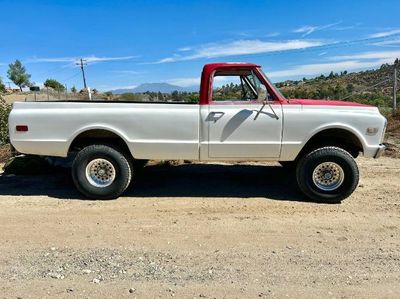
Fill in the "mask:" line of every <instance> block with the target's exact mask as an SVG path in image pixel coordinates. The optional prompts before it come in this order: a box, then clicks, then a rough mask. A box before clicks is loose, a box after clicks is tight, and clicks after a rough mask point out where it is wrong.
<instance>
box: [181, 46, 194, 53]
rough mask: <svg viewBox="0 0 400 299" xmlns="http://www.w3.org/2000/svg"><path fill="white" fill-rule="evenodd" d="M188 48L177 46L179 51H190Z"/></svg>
mask: <svg viewBox="0 0 400 299" xmlns="http://www.w3.org/2000/svg"><path fill="white" fill-rule="evenodd" d="M190 50H192V48H191V47H183V48H179V49H178V51H179V52H187V51H190Z"/></svg>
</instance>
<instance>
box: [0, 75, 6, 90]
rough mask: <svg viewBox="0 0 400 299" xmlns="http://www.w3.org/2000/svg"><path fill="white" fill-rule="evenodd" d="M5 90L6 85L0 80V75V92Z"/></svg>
mask: <svg viewBox="0 0 400 299" xmlns="http://www.w3.org/2000/svg"><path fill="white" fill-rule="evenodd" d="M5 91H6V86H5V85H4V84H3V81H2V80H1V77H0V93H2V92H5Z"/></svg>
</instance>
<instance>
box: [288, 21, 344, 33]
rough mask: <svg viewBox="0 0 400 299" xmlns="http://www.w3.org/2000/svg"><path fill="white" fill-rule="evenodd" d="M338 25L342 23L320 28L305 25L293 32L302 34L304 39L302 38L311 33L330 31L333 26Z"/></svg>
mask: <svg viewBox="0 0 400 299" xmlns="http://www.w3.org/2000/svg"><path fill="white" fill-rule="evenodd" d="M340 23H342V21H340V22H336V23H331V24H327V25H322V26H311V25H305V26H302V27H299V28H297V29H294V30H293V32H295V33H303V35H302V37H304V36H307V35H310V34H311V33H313V32H316V31H321V30H326V29H332V28H333V27H334V26H336V25H339V24H340ZM342 28H343V27H342Z"/></svg>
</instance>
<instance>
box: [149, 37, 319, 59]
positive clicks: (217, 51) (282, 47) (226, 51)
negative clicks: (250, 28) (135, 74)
mask: <svg viewBox="0 0 400 299" xmlns="http://www.w3.org/2000/svg"><path fill="white" fill-rule="evenodd" d="M321 45H323V42H322V41H318V40H288V41H280V42H266V41H261V40H237V41H233V42H228V43H220V44H208V45H203V46H199V47H198V48H196V49H194V50H193V51H191V53H190V54H188V55H180V54H175V55H173V56H171V57H167V58H163V59H161V60H159V61H157V62H156V63H167V62H176V61H188V60H195V59H201V58H217V57H227V56H240V55H251V54H259V53H269V52H278V51H287V50H295V49H305V48H310V47H316V46H321Z"/></svg>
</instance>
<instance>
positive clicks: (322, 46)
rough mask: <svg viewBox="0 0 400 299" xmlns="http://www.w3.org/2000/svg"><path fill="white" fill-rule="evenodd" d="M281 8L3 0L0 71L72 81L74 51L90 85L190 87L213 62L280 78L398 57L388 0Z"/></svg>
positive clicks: (397, 30)
mask: <svg viewBox="0 0 400 299" xmlns="http://www.w3.org/2000/svg"><path fill="white" fill-rule="evenodd" d="M284 6H285V8H284V9H283V8H282V7H283V5H282V4H279V3H276V2H269V1H268V2H266V1H252V2H251V3H243V2H241V1H231V2H229V3H224V2H218V1H212V2H211V1H202V2H191V3H185V2H182V1H170V2H169V3H164V2H162V1H149V2H146V3H143V2H136V1H134V2H124V1H117V2H115V3H114V4H113V7H110V5H109V3H108V2H107V1H104V0H102V1H96V2H94V1H86V2H85V3H82V2H80V1H57V2H56V3H54V1H19V2H18V3H13V2H11V1H6V2H5V3H3V4H2V7H3V10H4V11H16V12H18V18H17V19H15V17H14V15H13V14H12V13H10V14H6V15H5V16H4V17H3V18H2V20H1V21H0V24H1V27H2V28H3V31H4V32H7V35H8V36H10V37H13V40H12V42H9V43H7V44H4V45H2V51H1V52H0V77H1V78H2V80H3V83H5V84H6V85H7V86H8V85H11V86H14V85H13V84H9V83H8V82H9V80H8V78H7V69H8V64H10V63H13V62H14V61H15V60H16V59H19V60H20V61H21V62H22V63H23V64H24V66H25V67H26V69H27V72H28V73H29V74H31V75H32V77H31V81H32V82H35V83H36V85H39V86H40V85H42V84H43V82H44V81H45V80H46V79H49V78H51V79H56V80H58V81H60V82H61V83H62V84H66V85H68V88H71V87H72V86H75V87H76V88H78V89H81V88H82V85H83V83H82V76H81V71H80V68H79V66H77V65H75V62H76V61H77V59H79V58H84V59H85V60H86V61H87V65H86V66H85V73H86V75H87V81H88V86H89V87H91V88H96V89H98V90H100V91H108V90H115V89H129V88H134V87H137V86H139V85H140V84H144V83H168V84H171V85H175V86H179V87H182V88H193V87H194V86H198V85H199V82H200V73H201V70H202V66H203V65H204V64H206V63H212V62H217V61H247V62H253V63H257V64H260V65H262V66H263V70H264V72H265V73H266V74H267V76H268V77H269V78H270V79H271V80H272V81H273V82H282V81H285V80H301V79H302V78H303V77H305V78H307V79H308V78H313V77H316V76H319V75H321V74H324V75H327V74H329V73H330V72H331V71H333V72H341V71H345V70H346V71H348V72H349V73H350V72H357V71H362V70H368V69H376V68H379V67H380V65H382V64H385V63H390V64H391V63H393V62H394V60H395V59H396V58H398V57H400V26H399V25H398V21H397V13H396V12H397V10H396V9H393V8H394V7H398V6H399V4H398V2H397V1H385V2H384V3H379V6H377V5H376V1H353V2H351V3H347V2H346V1H342V0H341V1H335V3H327V2H322V3H321V2H319V1H308V2H307V3H297V2H296V1H286V2H285V5H284ZM210 7H211V8H212V9H210ZM298 11H302V16H301V17H299V16H298V15H297V12H298ZM315 11H320V12H321V13H320V14H315ZM221 12H224V13H223V14H222V13H221ZM354 12H357V13H354ZM246 15H247V16H249V18H248V19H247V18H244V17H243V16H246ZM239 16H240V17H239ZM371 19H373V20H374V24H379V25H378V26H377V25H374V24H370V20H371ZM204 20H207V21H204ZM249 20H250V21H249ZM49 23H50V24H52V26H49V25H48V24H49ZM16 25H18V26H16ZM21 28H29V30H22V29H21Z"/></svg>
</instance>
